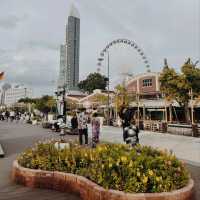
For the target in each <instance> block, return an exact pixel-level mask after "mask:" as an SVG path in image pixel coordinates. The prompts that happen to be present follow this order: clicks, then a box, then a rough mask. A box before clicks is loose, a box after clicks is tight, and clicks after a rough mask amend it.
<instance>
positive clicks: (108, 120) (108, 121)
mask: <svg viewBox="0 0 200 200" xmlns="http://www.w3.org/2000/svg"><path fill="white" fill-rule="evenodd" d="M107 70H108V72H107V73H108V74H107V76H108V83H107V84H108V87H107V88H108V118H107V124H108V125H110V54H109V51H108V69H107Z"/></svg>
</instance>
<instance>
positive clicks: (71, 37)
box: [58, 5, 80, 90]
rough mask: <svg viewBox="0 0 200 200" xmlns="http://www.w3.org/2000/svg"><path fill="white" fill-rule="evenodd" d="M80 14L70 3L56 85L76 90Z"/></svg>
mask: <svg viewBox="0 0 200 200" xmlns="http://www.w3.org/2000/svg"><path fill="white" fill-rule="evenodd" d="M79 51H80V15H79V12H78V10H77V9H76V8H75V6H74V5H72V7H71V10H70V13H69V16H68V23H67V26H66V44H64V45H61V48H60V74H59V80H58V86H60V87H63V86H65V87H66V88H67V89H68V90H76V89H77V85H78V82H79Z"/></svg>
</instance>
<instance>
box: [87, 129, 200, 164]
mask: <svg viewBox="0 0 200 200" xmlns="http://www.w3.org/2000/svg"><path fill="white" fill-rule="evenodd" d="M90 136H91V131H90ZM139 138H140V143H141V144H143V145H149V146H153V147H158V148H161V149H167V150H172V151H173V152H174V153H175V155H176V156H177V157H178V158H180V159H182V160H185V161H187V162H189V163H191V164H193V165H196V166H200V138H194V137H187V136H178V135H171V134H163V133H155V132H149V131H141V132H140V134H139ZM100 139H101V140H103V141H109V142H115V143H123V139H122V129H121V128H116V127H106V126H105V127H103V129H102V131H101V136H100Z"/></svg>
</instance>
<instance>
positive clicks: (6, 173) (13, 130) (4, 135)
mask: <svg viewBox="0 0 200 200" xmlns="http://www.w3.org/2000/svg"><path fill="white" fill-rule="evenodd" d="M52 137H54V134H53V133H51V132H50V131H48V130H45V129H42V128H40V127H33V126H31V125H24V124H15V123H12V124H9V123H6V122H0V142H1V144H2V146H3V149H4V151H5V157H4V158H0V200H13V199H15V200H80V198H79V197H77V196H75V195H72V194H66V193H61V192H57V191H53V190H42V189H30V188H27V187H23V186H20V185H15V184H14V183H12V182H11V179H10V173H11V167H12V162H13V160H14V159H15V158H16V155H17V154H19V153H20V152H22V151H23V150H24V149H25V148H27V147H29V146H32V145H33V144H34V143H35V142H36V141H38V140H41V139H47V138H52ZM68 137H69V136H68Z"/></svg>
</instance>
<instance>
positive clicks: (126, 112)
mask: <svg viewBox="0 0 200 200" xmlns="http://www.w3.org/2000/svg"><path fill="white" fill-rule="evenodd" d="M133 114H134V113H133V111H132V110H130V109H128V108H126V107H122V108H121V111H120V114H119V116H120V118H121V120H122V127H123V140H124V142H125V141H126V139H127V138H128V135H127V134H128V131H127V130H130V129H134V130H135V132H136V138H137V142H139V137H138V133H139V128H138V127H137V126H135V125H134V123H133V122H134V120H133ZM133 127H134V128H133Z"/></svg>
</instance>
